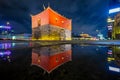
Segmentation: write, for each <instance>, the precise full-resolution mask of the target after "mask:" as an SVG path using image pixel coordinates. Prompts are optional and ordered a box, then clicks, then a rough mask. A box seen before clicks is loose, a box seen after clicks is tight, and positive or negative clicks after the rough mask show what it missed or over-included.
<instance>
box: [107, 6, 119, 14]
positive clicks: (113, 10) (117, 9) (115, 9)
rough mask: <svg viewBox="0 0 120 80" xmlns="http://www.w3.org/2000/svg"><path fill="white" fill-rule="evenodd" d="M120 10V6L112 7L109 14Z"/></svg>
mask: <svg viewBox="0 0 120 80" xmlns="http://www.w3.org/2000/svg"><path fill="white" fill-rule="evenodd" d="M119 11H120V8H119V7H118V8H114V9H110V10H109V14H111V13H115V12H119Z"/></svg>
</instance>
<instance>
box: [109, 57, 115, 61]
mask: <svg viewBox="0 0 120 80" xmlns="http://www.w3.org/2000/svg"><path fill="white" fill-rule="evenodd" d="M112 60H115V58H110V57H108V58H107V61H112Z"/></svg>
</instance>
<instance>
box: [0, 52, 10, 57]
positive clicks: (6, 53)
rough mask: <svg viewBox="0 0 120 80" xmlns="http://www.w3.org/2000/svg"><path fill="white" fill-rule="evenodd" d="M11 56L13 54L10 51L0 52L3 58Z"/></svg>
mask: <svg viewBox="0 0 120 80" xmlns="http://www.w3.org/2000/svg"><path fill="white" fill-rule="evenodd" d="M10 54H11V52H10V51H4V52H0V56H3V55H10Z"/></svg>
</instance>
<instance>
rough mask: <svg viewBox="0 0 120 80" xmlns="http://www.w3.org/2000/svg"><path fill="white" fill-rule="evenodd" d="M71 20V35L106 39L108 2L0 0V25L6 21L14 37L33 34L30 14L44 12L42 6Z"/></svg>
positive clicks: (93, 0)
mask: <svg viewBox="0 0 120 80" xmlns="http://www.w3.org/2000/svg"><path fill="white" fill-rule="evenodd" d="M48 3H49V4H50V7H51V8H52V9H53V10H55V11H57V12H58V13H60V14H61V15H64V16H65V17H67V18H70V19H72V32H73V33H76V34H80V33H82V32H84V33H88V34H90V35H92V36H96V34H97V33H98V32H96V30H98V31H100V32H101V33H103V34H104V35H106V33H107V31H106V29H107V27H106V25H107V23H106V18H107V16H108V0H0V25H5V24H6V21H9V22H10V25H11V26H12V27H13V29H14V30H15V33H31V17H30V14H33V15H35V14H38V13H40V12H41V11H43V4H44V5H45V6H46V7H47V6H48Z"/></svg>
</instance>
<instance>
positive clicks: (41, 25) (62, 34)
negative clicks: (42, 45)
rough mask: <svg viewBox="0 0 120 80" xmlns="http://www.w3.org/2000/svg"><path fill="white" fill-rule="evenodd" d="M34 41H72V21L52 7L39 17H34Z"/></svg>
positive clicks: (38, 15)
mask: <svg viewBox="0 0 120 80" xmlns="http://www.w3.org/2000/svg"><path fill="white" fill-rule="evenodd" d="M32 39H38V40H71V19H68V18H66V17H64V16H62V15H60V14H59V13H57V12H56V11H54V10H52V9H51V8H50V7H48V8H46V9H44V11H42V12H41V13H39V14H37V15H32Z"/></svg>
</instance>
